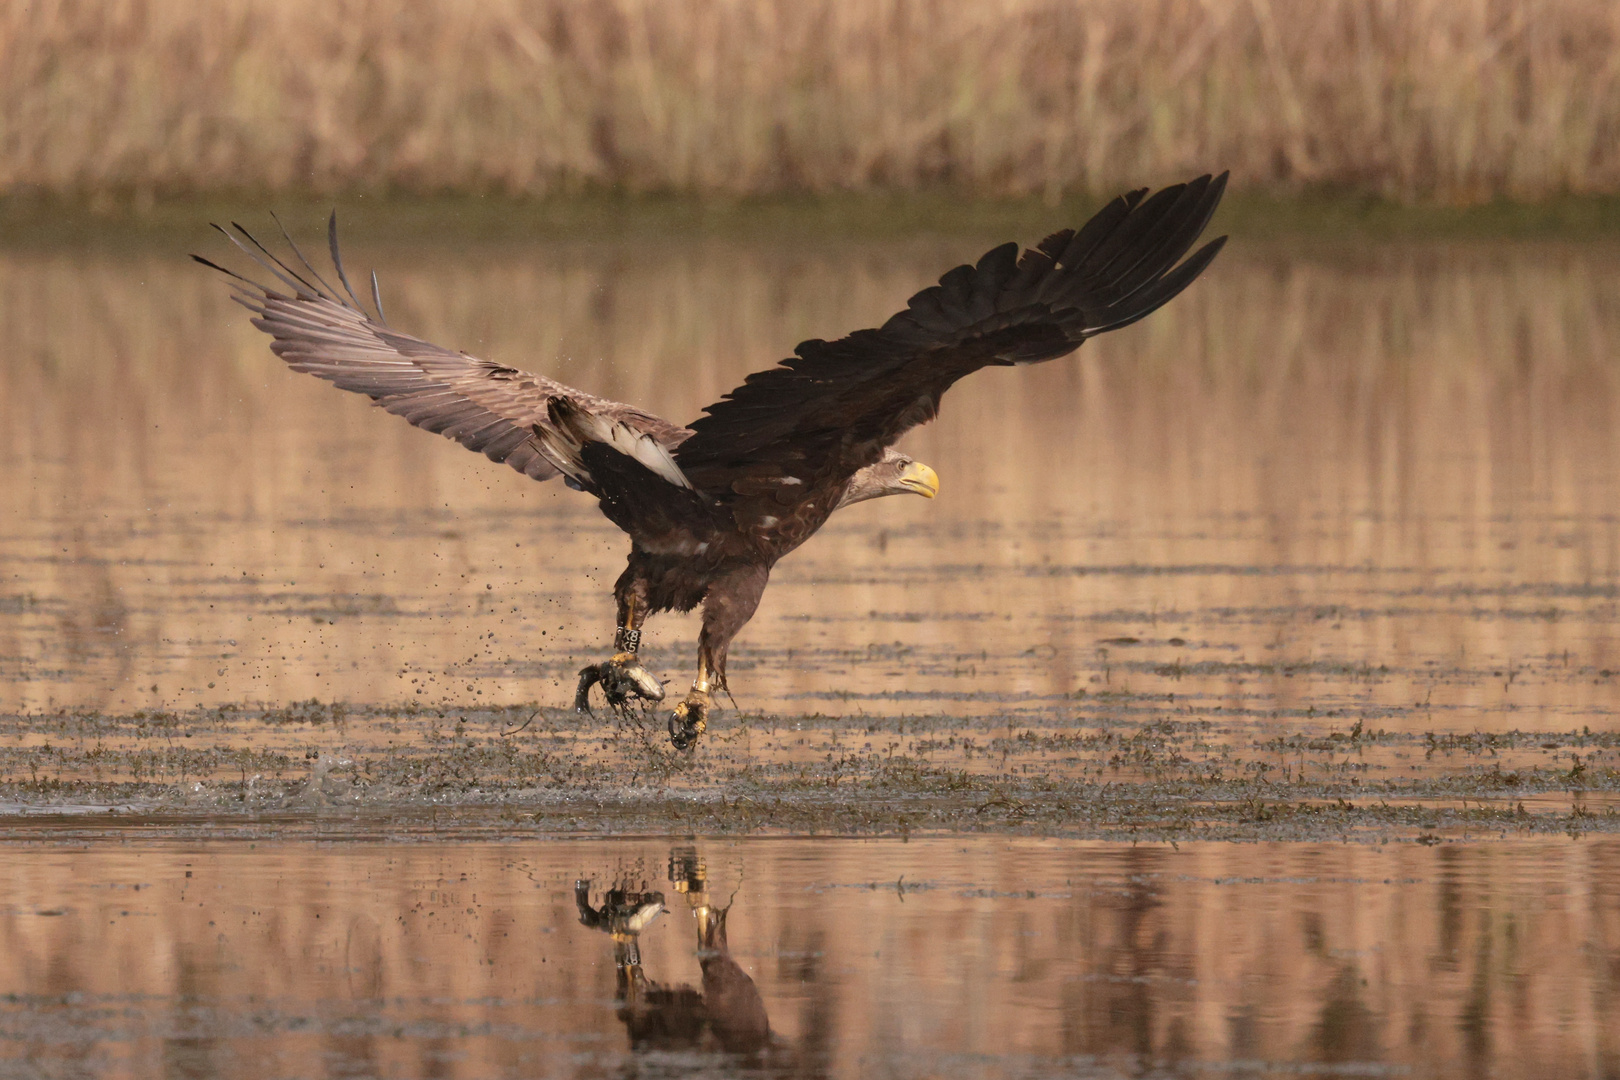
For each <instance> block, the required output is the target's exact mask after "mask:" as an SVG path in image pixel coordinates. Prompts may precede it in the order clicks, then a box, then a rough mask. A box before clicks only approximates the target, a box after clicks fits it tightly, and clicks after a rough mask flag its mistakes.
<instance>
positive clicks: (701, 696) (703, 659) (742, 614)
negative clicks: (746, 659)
mask: <svg viewBox="0 0 1620 1080" xmlns="http://www.w3.org/2000/svg"><path fill="white" fill-rule="evenodd" d="M769 576H770V570H769V569H768V568H766V567H763V566H749V567H746V568H744V569H742V570H740V571H738V572H736V573H732V574H728V575H726V576H725V577H722V578H719V579H718V580H716V581H714V582H713V583H711V584H710V586H709V591H708V593H707V594H706V595H705V596H704V598H703V630H702V632H701V633H700V634H699V635H698V670H697V678H696V679H694V680H692V692H691V693H689V694H687V695H686V700H684V701H682V702H681V703H680V704H679V705H676V706H675V711H674V712H673V713H672V714H671V715H670V718H669V741H670V742H671V743H673V744H674V745H675V748H676V749H677V750H686V749H688V748H690V747H691V746H692V745H694V744H695V743H696V742H697V741H698V736H699V735H702V734H703V732H704V730H705V729H707V728H708V726H709V705H710V696H711V695H712V694H714V693H715V692H718V691H721V690H725V689H726V688H727V687H726V653H727V652H728V651H730V649H731V639H732V638H734V637H736V636H737V632H738V631H739V630H741V629H742V628H743V627H744V626H745V625H747V623H748V620H749V619H751V618H753V617H754V609H755V608H757V607H759V598H760V596H761V595H762V594H763V593H764V592H765V582H766V580H767V579H768V578H769Z"/></svg>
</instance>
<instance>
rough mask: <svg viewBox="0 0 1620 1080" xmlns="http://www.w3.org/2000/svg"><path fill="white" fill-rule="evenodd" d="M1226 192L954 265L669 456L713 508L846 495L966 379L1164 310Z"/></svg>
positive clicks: (794, 364)
mask: <svg viewBox="0 0 1620 1080" xmlns="http://www.w3.org/2000/svg"><path fill="white" fill-rule="evenodd" d="M1225 188H1226V174H1225V173H1223V174H1221V176H1219V177H1217V178H1213V179H1212V178H1211V177H1208V176H1204V177H1200V178H1199V179H1197V180H1194V181H1192V182H1191V183H1187V184H1178V185H1176V186H1175V187H1169V188H1165V189H1164V190H1162V191H1160V192H1158V193H1157V194H1155V195H1154V196H1153V197H1152V198H1146V199H1145V198H1144V196H1146V194H1147V192H1146V190H1142V191H1135V192H1132V193H1131V194H1129V195H1124V196H1122V197H1120V198H1118V199H1115V200H1114V201H1113V202H1111V203H1109V204H1108V205H1107V206H1106V207H1104V208H1103V209H1102V210H1101V211H1100V212H1099V213H1098V214H1097V215H1096V216H1095V217H1093V218H1092V219H1091V220H1090V221H1089V222H1087V223H1086V225H1085V226H1084V227H1083V228H1081V229H1080V230H1079V231H1078V232H1075V231H1074V230H1072V229H1066V230H1064V231H1062V232H1059V233H1055V234H1053V235H1052V236H1049V237H1047V238H1046V239H1045V240H1043V241H1042V242H1041V243H1040V245H1039V246H1037V247H1035V248H1032V249H1030V250H1027V251H1025V252H1024V253H1023V256H1022V257H1020V256H1019V254H1018V245H1016V244H1003V245H1002V246H1001V247H998V248H995V249H994V250H992V251H990V252H989V253H988V254H986V255H985V256H984V258H982V259H980V260H979V262H978V265H977V266H959V267H957V268H956V269H954V270H952V271H951V272H950V273H948V274H946V275H945V276H944V277H942V278H940V281H939V284H938V285H936V286H934V287H932V288H928V289H924V290H923V291H922V292H920V293H918V294H917V295H916V296H913V297H912V298H911V301H910V304H909V306H908V307H907V308H906V310H905V311H902V312H900V313H899V314H898V315H895V316H894V317H893V318H891V319H890V320H889V321H888V322H886V323H884V324H883V326H882V327H880V328H879V329H876V330H858V331H856V332H855V333H853V334H851V335H849V336H848V337H846V338H842V339H840V340H838V341H832V342H828V341H821V340H814V341H806V342H804V343H803V344H801V345H800V346H799V347H798V348H797V349H795V350H794V351H795V352H796V353H797V354H798V355H797V356H795V357H793V358H791V359H788V360H784V361H782V363H781V364H780V365H778V366H776V367H773V368H770V369H769V370H767V371H760V372H756V373H754V374H752V375H750V376H748V378H747V380H746V381H744V383H743V384H742V385H741V386H739V387H737V388H736V389H735V390H733V391H732V392H731V393H729V394H727V395H726V396H725V397H724V398H722V399H721V400H720V401H718V402H716V403H715V404H713V405H710V406H709V407H708V408H707V409H705V410H704V411H705V412H706V413H707V415H706V416H702V417H699V418H698V419H697V420H696V421H694V422H693V423H692V425H691V428H692V431H693V435H692V436H691V438H689V439H687V440H686V441H685V442H683V443H682V444H681V445H680V447H679V448H678V449H677V450H676V451H675V459H676V461H677V462H678V463H679V465H680V468H681V470H682V471H683V472H684V473H685V474H686V475H687V476H688V477H690V478H691V480H692V483H693V484H694V485H695V486H696V487H697V488H698V490H700V491H704V492H707V493H709V494H710V495H712V496H714V497H716V498H720V499H730V498H733V497H737V496H740V495H746V494H747V492H744V491H743V490H741V488H742V487H747V486H748V485H749V484H751V483H755V482H756V481H757V479H758V478H759V477H761V476H766V475H769V476H771V477H773V478H785V482H788V483H792V484H793V485H795V491H797V492H802V493H804V494H805V495H808V494H809V493H810V492H811V491H812V490H824V489H826V488H827V487H829V486H831V485H834V484H837V485H842V484H843V483H844V482H845V481H846V480H847V479H848V477H849V476H851V475H852V474H853V473H854V472H855V471H856V470H858V469H860V468H863V467H865V466H867V465H870V464H872V463H873V462H875V461H877V460H878V459H879V457H880V456H881V455H882V453H883V450H884V448H885V447H887V446H889V445H890V444H892V443H893V442H894V441H895V440H896V439H898V438H899V437H900V436H901V435H902V434H904V433H905V432H906V431H907V430H909V429H910V428H912V427H914V426H916V425H917V424H920V423H924V422H926V421H928V420H931V419H933V418H934V416H935V415H936V413H937V412H938V409H939V400H940V397H941V395H943V394H944V393H945V391H946V390H947V389H949V388H950V386H951V384H952V383H954V382H956V380H958V379H960V378H962V377H963V376H964V375H967V374H969V373H971V372H974V371H977V370H978V369H979V368H982V367H987V366H991V365H1007V364H1032V363H1038V362H1040V361H1043V360H1051V359H1054V358H1056V357H1059V356H1063V355H1065V354H1067V353H1069V352H1072V351H1073V350H1074V349H1076V348H1078V347H1079V346H1080V344H1081V343H1082V342H1084V341H1085V340H1086V339H1087V338H1090V337H1095V336H1097V335H1098V334H1101V333H1105V332H1107V331H1109V330H1117V329H1119V328H1120V327H1122V326H1128V325H1130V324H1131V323H1133V322H1135V321H1136V320H1138V319H1140V318H1143V317H1144V316H1146V315H1148V314H1150V313H1152V312H1153V311H1154V310H1156V309H1157V308H1159V307H1160V306H1162V305H1163V304H1165V303H1166V302H1168V301H1169V300H1170V299H1171V298H1173V297H1174V296H1175V295H1176V294H1177V293H1179V292H1180V291H1181V290H1182V289H1184V288H1186V287H1187V285H1189V284H1190V283H1191V282H1192V280H1193V279H1194V278H1196V277H1197V276H1198V275H1199V274H1200V273H1202V272H1203V270H1204V268H1205V267H1206V266H1208V265H1209V263H1210V261H1211V260H1212V259H1214V258H1215V255H1216V253H1217V252H1218V251H1220V249H1221V245H1222V244H1223V243H1224V242H1225V239H1226V238H1225V237H1222V238H1220V239H1219V240H1216V241H1214V242H1212V243H1209V244H1206V245H1205V246H1204V247H1203V248H1201V249H1200V250H1199V251H1198V252H1197V253H1196V254H1194V255H1193V256H1192V257H1191V258H1188V259H1187V260H1186V261H1185V262H1181V261H1180V260H1181V259H1182V256H1184V255H1186V254H1187V252H1188V251H1189V250H1190V249H1191V248H1192V245H1193V244H1194V242H1196V241H1197V239H1198V237H1199V235H1200V234H1201V233H1202V232H1203V231H1204V227H1205V226H1206V225H1207V224H1208V223H1209V219H1210V216H1211V215H1212V214H1213V213H1214V212H1215V207H1216V205H1217V204H1218V203H1219V202H1220V199H1221V194H1222V192H1223V191H1224V190H1225ZM1178 263H1179V265H1178ZM800 484H802V485H804V486H802V487H799V486H798V485H800ZM739 485H741V486H740V487H739Z"/></svg>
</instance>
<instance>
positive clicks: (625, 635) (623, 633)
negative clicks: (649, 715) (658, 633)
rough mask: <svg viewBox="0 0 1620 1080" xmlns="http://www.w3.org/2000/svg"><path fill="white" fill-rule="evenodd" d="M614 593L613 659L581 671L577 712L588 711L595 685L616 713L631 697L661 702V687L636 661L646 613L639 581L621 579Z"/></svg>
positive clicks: (662, 689)
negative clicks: (616, 608)
mask: <svg viewBox="0 0 1620 1080" xmlns="http://www.w3.org/2000/svg"><path fill="white" fill-rule="evenodd" d="M627 576H628V575H627ZM627 586H628V587H627ZM615 591H616V592H617V593H618V600H619V627H618V629H617V630H616V631H614V634H613V655H612V656H610V657H608V658H607V659H606V660H603V661H602V662H601V663H600V664H588V665H586V666H585V667H583V668H580V670H579V687H578V688H577V689H576V690H575V691H574V708H575V709H578V710H579V711H580V712H585V713H588V712H590V711H591V687H593V686H595V685H597V684H598V683H600V684H601V685H602V693H603V695H604V696H605V697H606V698H607V703H608V704H609V705H611V706H612V707H613V708H615V709H621V710H622V709H623V708H624V707H625V706H626V705H628V704H629V703H630V698H631V697H632V696H634V697H639V698H643V699H645V700H647V701H663V700H664V687H663V685H662V684H661V683H659V681H658V680H657V679H655V678H653V676H652V673H651V672H649V671H648V670H647V669H646V668H644V667H642V666H641V661H640V660H639V659H637V657H636V651H637V650H638V649H639V648H640V647H641V623H642V620H643V619H644V618H645V617H646V612H647V604H646V600H645V597H644V596H643V595H642V591H643V587H642V586H641V583H640V582H639V581H635V580H632V581H630V582H628V583H626V582H625V581H624V580H623V579H621V580H620V582H619V588H618V589H616V590H615Z"/></svg>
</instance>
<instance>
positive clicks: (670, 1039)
mask: <svg viewBox="0 0 1620 1080" xmlns="http://www.w3.org/2000/svg"><path fill="white" fill-rule="evenodd" d="M669 865H670V871H669V877H670V881H671V882H672V883H673V884H674V886H675V889H676V891H677V892H678V893H680V894H682V895H683V896H685V898H686V903H687V908H688V910H690V912H691V914H692V918H693V921H694V922H695V923H696V925H697V955H698V963H699V965H700V966H701V967H702V970H703V986H702V989H701V991H699V990H694V989H693V988H692V987H691V986H688V985H684V984H683V985H680V986H674V987H670V986H664V985H662V984H660V983H656V982H653V981H652V980H650V979H648V978H647V977H646V975H645V974H644V973H643V971H642V968H641V948H640V943H639V938H640V935H641V932H642V931H643V930H645V929H646V928H647V927H648V926H650V925H651V924H652V922H653V920H654V919H656V918H657V917H658V916H659V915H660V914H662V913H663V912H664V911H665V910H666V909H665V907H664V894H663V893H661V892H647V891H641V892H631V891H628V890H625V889H623V888H617V887H616V888H613V889H609V890H608V892H607V894H606V895H605V896H604V897H603V899H602V904H601V906H600V907H592V906H591V883H590V882H589V881H584V880H582V881H576V882H575V883H574V902H575V904H576V905H577V906H578V908H579V921H580V922H581V923H583V924H584V925H586V926H589V927H591V928H592V929H595V930H602V931H605V932H606V933H608V934H610V935H611V936H612V938H613V963H614V968H615V970H616V972H617V982H618V990H617V1000H618V1003H619V1008H618V1013H619V1019H620V1020H621V1021H623V1022H624V1026H625V1031H626V1033H627V1034H628V1035H629V1036H630V1046H631V1048H632V1049H634V1050H695V1049H713V1050H721V1051H724V1052H725V1053H728V1054H739V1055H743V1056H746V1057H749V1058H754V1059H760V1058H761V1055H764V1056H766V1057H771V1056H776V1055H779V1054H780V1053H783V1052H785V1051H786V1048H785V1047H782V1046H780V1045H778V1044H777V1043H776V1041H775V1040H773V1039H772V1037H771V1022H770V1017H769V1016H768V1015H767V1014H766V1011H765V1000H764V999H763V998H762V997H760V993H759V988H758V987H757V986H755V985H754V980H753V979H752V978H750V977H749V975H748V973H747V972H746V971H744V970H743V969H742V967H741V965H739V964H738V963H737V961H736V960H734V959H732V956H731V950H730V947H729V945H728V944H727V941H726V916H727V914H728V913H729V912H730V910H731V905H730V904H727V905H726V906H725V907H723V908H721V907H716V906H714V904H712V903H711V902H710V900H709V894H708V878H707V872H706V868H705V866H704V863H703V860H702V859H701V858H699V857H698V855H697V852H696V851H694V850H693V849H690V848H677V849H675V851H673V852H672V853H671V854H670V857H669Z"/></svg>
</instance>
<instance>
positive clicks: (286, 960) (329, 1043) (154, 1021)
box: [0, 839, 1620, 1078]
mask: <svg viewBox="0 0 1620 1080" xmlns="http://www.w3.org/2000/svg"><path fill="white" fill-rule="evenodd" d="M6 858H7V863H8V873H7V874H6V875H5V877H4V880H3V883H0V941H3V942H4V944H5V948H4V950H3V959H0V995H3V996H0V1025H3V1028H4V1031H5V1034H6V1039H5V1041H4V1043H3V1044H0V1062H4V1063H5V1064H4V1065H3V1066H0V1067H6V1066H9V1069H8V1075H40V1076H90V1075H95V1076H107V1077H124V1076H157V1075H163V1076H174V1077H213V1076H242V1077H259V1076H264V1077H281V1076H442V1077H520V1076H521V1077H597V1076H620V1075H623V1076H636V1075H655V1076H666V1075H669V1076H710V1075H721V1074H727V1075H729V1071H728V1067H727V1064H726V1061H725V1059H723V1058H717V1057H715V1056H714V1054H713V1051H714V1050H715V1048H716V1047H717V1046H718V1045H719V1044H720V1041H721V1040H720V1038H719V1037H718V1035H719V1034H724V1033H725V1031H726V1029H725V1027H724V1025H725V1024H726V1023H727V1022H728V1020H729V1021H730V1022H731V1023H733V1025H734V1026H735V1018H736V1016H737V1015H738V1013H739V1012H741V1011H742V1010H741V1009H740V1008H739V1007H738V1005H737V1001H738V999H739V998H740V997H745V996H747V995H750V994H755V995H757V998H756V999H755V1001H756V1003H757V1005H758V1006H759V1007H760V1008H761V1009H762V1011H763V1013H764V1015H765V1017H766V1018H767V1020H768V1025H769V1029H770V1032H771V1034H770V1037H769V1039H768V1041H767V1044H766V1048H765V1049H764V1051H763V1061H764V1062H765V1063H767V1064H769V1065H770V1066H773V1067H774V1068H775V1069H778V1070H780V1071H781V1072H780V1074H782V1075H794V1076H852V1077H857V1076H869V1077H905V1078H909V1077H938V1076H970V1077H987V1078H988V1077H1035V1076H1053V1075H1063V1076H1082V1077H1120V1076H1143V1075H1151V1076H1169V1075H1192V1076H1206V1075H1236V1076H1270V1075H1296V1074H1299V1073H1301V1072H1303V1073H1306V1074H1308V1075H1328V1076H1421V1077H1476V1076H1535V1077H1545V1078H1564V1077H1592V1076H1613V1075H1614V1074H1615V1071H1616V1070H1617V1069H1620V1025H1617V1023H1616V1020H1615V1017H1616V1015H1617V1014H1620V849H1617V848H1616V846H1615V844H1614V842H1613V841H1612V840H1608V839H1605V840H1601V841H1586V842H1575V841H1569V840H1550V841H1536V842H1512V843H1505V844H1499V845H1494V846H1476V847H1472V848H1442V849H1430V848H1423V847H1416V846H1410V845H1402V846H1392V847H1388V848H1351V849H1345V848H1342V847H1339V846H1337V845H1330V846H1319V845H1303V844H1282V845H1261V846H1247V845H1221V844H1216V845H1191V846H1188V847H1185V848H1183V849H1181V850H1179V851H1172V850H1170V849H1169V848H1153V849H1150V848H1140V849H1132V848H1126V847H1120V846H1116V845H1106V844H1104V845H1097V844H1072V843H1057V842H1050V841H1025V840H1005V839H996V840H986V839H959V840H955V839H953V840H931V841H913V842H911V843H909V844H906V843H901V842H899V841H877V842H863V843H862V842H852V841H819V842H816V841H752V842H741V843H737V842H733V843H720V842H709V843H696V844H693V843H686V842H674V843H667V842H653V841H636V840H618V841H603V840H579V841H574V842H563V843H558V842H553V843H550V844H542V843H535V842H528V843H508V844H468V845H461V846H451V845H434V846H429V847H423V846H420V845H412V844H396V845H388V844H358V845H357V844H348V845H340V846H337V847H312V846H310V845H301V844H292V845H289V844H276V843H269V844H259V845H258V846H257V847H253V846H250V845H248V844H246V843H236V844H229V843H226V844H219V843H215V844H190V845H174V844H170V845H159V846H145V847H140V848H134V849H130V848H119V847H116V846H114V847H101V848H97V849H94V850H91V851H84V850H77V849H73V848H69V847H64V846H60V845H57V844H54V843H51V842H49V841H45V842H41V843H38V844H36V845H32V846H29V847H27V848H23V849H13V850H11V851H10V852H8V853H7V856H6ZM580 879H585V880H589V881H590V882H591V883H592V887H591V889H590V900H589V902H590V904H591V905H592V907H600V906H601V905H602V903H603V900H604V893H605V892H606V890H608V889H609V888H610V887H613V886H616V885H617V886H620V887H626V888H629V889H632V890H638V891H640V890H646V891H649V892H650V891H658V892H660V893H662V894H663V895H662V900H663V902H664V907H665V908H666V911H665V913H664V914H662V915H659V916H657V917H655V918H654V919H653V921H652V923H651V925H650V928H647V929H643V930H642V931H641V933H640V935H639V940H638V941H637V942H636V944H637V945H638V947H639V952H640V974H641V976H642V977H643V978H644V979H645V980H647V981H648V982H649V983H652V984H657V985H656V986H646V985H643V986H641V987H639V989H638V991H637V993H636V999H637V1000H636V1001H635V1002H634V1003H633V1007H626V1003H625V1002H624V1001H623V1000H616V999H622V998H625V997H629V996H630V994H629V993H628V992H626V991H621V990H620V988H619V987H618V985H617V973H616V965H615V947H614V942H613V940H612V938H611V937H610V935H609V934H608V933H605V932H602V931H599V930H596V929H590V928H587V927H586V926H584V925H582V924H581V922H580V918H579V910H578V908H577V907H576V902H575V898H574V883H575V881H576V880H580ZM682 889H685V891H682ZM704 903H707V904H709V905H712V906H716V907H723V906H725V905H727V904H729V905H730V912H729V914H728V916H727V933H726V938H725V941H724V943H725V944H726V945H727V946H728V953H729V957H730V959H731V960H732V961H734V963H735V965H736V967H735V968H734V969H732V970H731V971H730V972H729V973H725V974H729V975H730V979H729V982H728V981H726V980H723V979H721V978H719V977H718V976H719V975H721V974H723V973H721V972H718V971H713V970H711V978H710V979H709V980H707V981H705V980H704V978H703V975H702V972H701V971H700V961H699V957H698V955H697V945H698V938H697V931H696V921H695V919H694V909H697V908H699V907H700V906H702V905H703V904H704ZM628 936H629V935H625V937H628ZM623 941H624V939H621V943H623ZM711 944H715V942H713V941H711ZM622 955H623V954H622V953H621V957H622ZM709 959H710V963H711V965H715V966H718V965H716V964H715V961H716V960H720V961H722V962H723V959H724V958H723V957H714V956H713V955H712V954H711V956H710V958H709ZM739 971H740V974H741V975H742V976H744V977H746V980H747V982H748V984H749V985H747V986H743V985H742V984H741V982H740V980H739V979H738V978H737V975H738V972H739ZM660 987H661V988H662V989H663V990H665V991H666V992H667V991H673V990H677V989H678V988H681V987H685V988H687V991H688V1000H687V1009H686V1014H685V1015H686V1016H687V1017H690V1016H691V1014H692V1013H693V1012H694V1011H696V1010H704V1012H700V1013H699V1015H700V1016H703V1015H706V1016H707V1018H708V1019H707V1021H706V1022H701V1021H700V1022H697V1023H687V1024H685V1025H682V1024H681V1023H680V1022H679V1021H680V1015H679V1010H677V1009H676V1008H674V1007H673V1006H672V1004H671V1002H670V1001H669V1000H668V998H669V997H670V996H672V995H669V994H667V993H666V995H665V1000H664V1001H663V1002H662V1003H660V1002H659V1000H658V993H657V992H658V989H659V988H660ZM696 994H701V995H702V997H703V999H704V1000H703V1002H702V1004H701V1005H698V1006H696V1009H694V1007H693V1006H692V1004H691V1000H690V996H691V995H696ZM660 1010H662V1011H660ZM632 1030H633V1031H634V1032H635V1033H636V1038H637V1041H638V1048H639V1049H640V1051H641V1052H640V1053H639V1054H635V1055H632V1053H631V1051H630V1047H631V1037H632V1036H631V1033H632ZM733 1034H734V1032H733ZM25 1061H26V1063H25ZM732 1067H738V1066H737V1065H736V1064H735V1063H733V1065H732ZM30 1070H32V1071H30Z"/></svg>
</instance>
